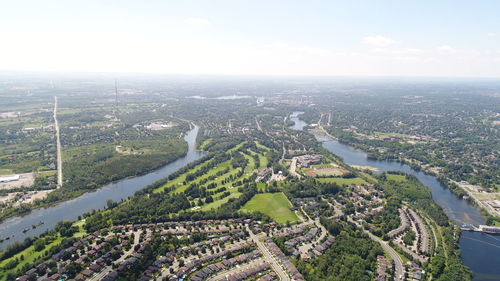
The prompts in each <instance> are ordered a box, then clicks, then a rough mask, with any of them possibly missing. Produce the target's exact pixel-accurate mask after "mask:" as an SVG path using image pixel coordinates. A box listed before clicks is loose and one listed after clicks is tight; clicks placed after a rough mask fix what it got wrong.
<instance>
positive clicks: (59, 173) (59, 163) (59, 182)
mask: <svg viewBox="0 0 500 281" xmlns="http://www.w3.org/2000/svg"><path fill="white" fill-rule="evenodd" d="M54 126H55V129H56V145H57V188H61V187H62V178H63V177H62V155H61V136H60V133H59V122H58V121H57V96H54Z"/></svg>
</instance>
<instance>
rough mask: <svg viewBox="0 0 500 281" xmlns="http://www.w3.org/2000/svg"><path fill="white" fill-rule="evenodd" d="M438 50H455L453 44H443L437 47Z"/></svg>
mask: <svg viewBox="0 0 500 281" xmlns="http://www.w3.org/2000/svg"><path fill="white" fill-rule="evenodd" d="M436 50H438V51H440V52H451V51H453V48H452V47H451V46H448V45H441V46H438V47H437V48H436Z"/></svg>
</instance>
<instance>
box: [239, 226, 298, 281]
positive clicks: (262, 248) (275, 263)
mask: <svg viewBox="0 0 500 281" xmlns="http://www.w3.org/2000/svg"><path fill="white" fill-rule="evenodd" d="M247 231H248V233H250V238H252V240H253V241H254V242H255V244H257V247H259V249H260V251H261V252H262V256H263V257H264V259H265V260H266V261H267V262H268V263H269V264H270V265H271V267H272V268H273V270H274V271H275V272H276V273H277V274H278V277H279V279H280V280H281V281H290V280H291V279H290V277H289V276H288V274H287V273H286V272H285V270H283V268H282V267H281V265H280V264H279V263H278V261H277V260H276V259H275V257H274V256H273V255H272V254H271V252H269V250H268V249H267V248H266V246H265V245H264V243H262V242H261V241H260V240H259V237H257V236H256V235H255V234H254V233H253V232H252V231H251V230H250V228H249V227H248V226H247Z"/></svg>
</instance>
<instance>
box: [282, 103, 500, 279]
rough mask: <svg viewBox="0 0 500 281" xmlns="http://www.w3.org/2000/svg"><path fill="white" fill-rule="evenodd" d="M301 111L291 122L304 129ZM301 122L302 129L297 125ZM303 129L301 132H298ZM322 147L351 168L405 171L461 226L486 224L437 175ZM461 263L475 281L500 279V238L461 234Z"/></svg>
mask: <svg viewBox="0 0 500 281" xmlns="http://www.w3.org/2000/svg"><path fill="white" fill-rule="evenodd" d="M300 113H301V112H294V113H293V114H292V115H290V119H291V120H292V121H294V122H295V125H294V126H293V127H292V128H293V129H296V128H297V129H296V130H302V129H303V128H304V126H305V125H307V124H306V123H305V122H304V121H303V120H300V119H299V117H298V116H299V115H300ZM298 123H300V126H297V124H298ZM299 128H300V129H299ZM322 141H323V142H322V145H323V147H324V148H326V149H327V150H328V151H330V152H332V153H333V154H335V155H337V156H340V157H341V158H342V159H343V160H344V162H345V163H347V164H349V165H360V166H370V167H374V168H377V169H378V173H381V172H385V171H402V172H405V173H407V174H411V175H414V176H415V177H417V178H418V179H419V180H420V182H421V183H422V184H424V185H425V186H427V187H428V188H429V189H430V190H431V191H432V198H433V199H434V201H435V202H436V203H437V204H438V205H440V206H441V207H443V209H444V211H445V212H446V214H447V215H448V217H449V218H451V219H452V220H453V221H455V222H456V223H457V224H458V225H462V224H464V223H466V224H473V225H476V226H477V225H480V224H484V222H485V221H484V218H483V216H482V215H481V213H480V212H479V211H478V209H476V208H475V207H474V206H472V205H470V204H469V203H468V202H467V201H465V200H462V199H460V198H458V197H457V196H456V195H455V194H454V193H452V192H451V191H450V190H449V189H448V188H446V187H445V186H443V185H442V184H441V183H440V182H439V181H438V180H437V179H436V178H435V177H434V176H431V175H428V174H425V173H423V172H421V171H416V170H414V169H412V168H411V167H410V166H408V165H406V164H401V163H399V162H394V161H380V160H375V159H369V158H368V157H367V154H366V153H365V152H362V151H359V150H356V149H354V148H352V147H350V146H348V145H345V144H342V143H340V142H338V141H336V140H326V141H324V140H323V139H322ZM459 246H460V250H461V251H462V261H463V263H464V264H465V265H467V266H468V267H469V268H470V269H471V270H472V271H473V273H474V280H476V281H486V280H500V236H495V235H491V234H486V233H479V232H468V231H464V232H462V235H461V238H460V242H459Z"/></svg>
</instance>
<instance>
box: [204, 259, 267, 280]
mask: <svg viewBox="0 0 500 281" xmlns="http://www.w3.org/2000/svg"><path fill="white" fill-rule="evenodd" d="M263 263H265V261H264V259H263V258H259V259H256V260H253V261H251V262H249V263H246V264H242V265H237V266H235V267H232V268H230V269H229V270H226V271H223V272H220V273H218V274H217V275H215V276H213V277H210V278H208V281H217V280H225V277H226V276H229V275H233V274H236V273H238V272H241V271H244V270H245V269H247V268H249V267H252V266H256V265H259V264H263Z"/></svg>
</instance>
